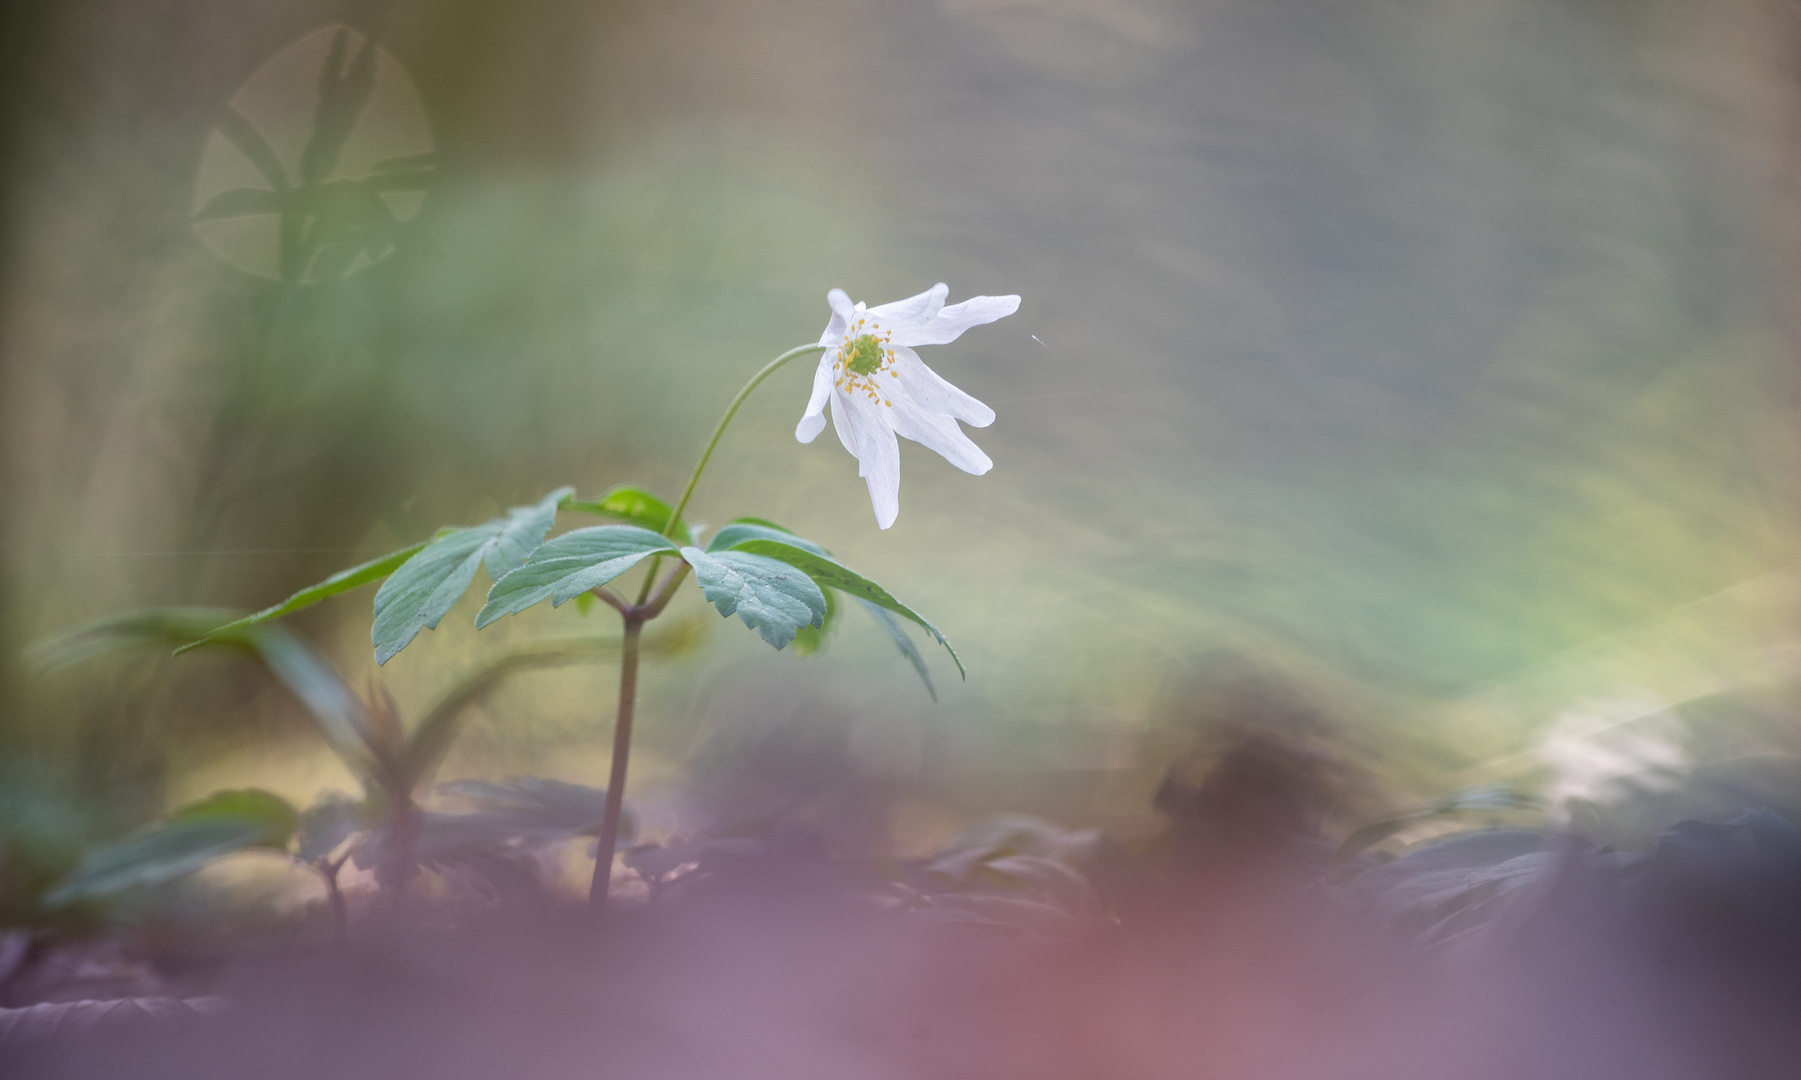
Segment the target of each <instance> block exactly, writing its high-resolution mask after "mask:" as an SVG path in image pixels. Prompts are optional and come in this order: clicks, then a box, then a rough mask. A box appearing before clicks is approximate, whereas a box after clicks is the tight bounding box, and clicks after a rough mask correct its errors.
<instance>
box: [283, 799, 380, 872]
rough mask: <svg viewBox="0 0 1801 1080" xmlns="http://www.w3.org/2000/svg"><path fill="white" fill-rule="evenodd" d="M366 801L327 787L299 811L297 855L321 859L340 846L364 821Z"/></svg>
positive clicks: (299, 857)
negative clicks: (326, 790)
mask: <svg viewBox="0 0 1801 1080" xmlns="http://www.w3.org/2000/svg"><path fill="white" fill-rule="evenodd" d="M364 817H365V814H364V810H363V805H362V804H361V803H360V802H358V801H357V800H355V799H352V798H351V797H350V796H348V795H345V794H342V793H341V792H336V791H328V792H326V793H325V794H323V795H321V796H319V798H318V799H317V800H315V801H314V803H313V805H311V806H309V807H307V808H306V812H305V813H303V814H301V815H300V828H299V830H298V832H297V834H296V837H295V844H294V857H295V858H296V859H299V860H300V861H301V862H309V863H310V862H318V861H319V860H320V859H323V858H326V857H328V856H329V855H330V854H331V853H332V852H334V851H336V850H337V849H338V845H340V844H342V843H343V842H344V841H346V840H348V839H350V836H351V834H353V833H355V832H357V831H358V830H360V829H361V828H363V825H364Z"/></svg>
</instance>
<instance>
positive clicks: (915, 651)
mask: <svg viewBox="0 0 1801 1080" xmlns="http://www.w3.org/2000/svg"><path fill="white" fill-rule="evenodd" d="M831 595H832V590H830V589H828V590H826V596H827V597H830V596H831ZM856 600H857V603H858V604H861V605H862V607H863V610H864V611H867V612H869V617H870V618H872V619H874V620H875V621H876V624H877V625H878V626H880V627H881V628H882V629H883V630H886V631H887V632H888V636H889V638H891V639H893V641H894V644H895V647H896V648H898V649H900V652H901V655H902V656H904V657H906V658H907V663H909V664H912V665H913V670H914V671H915V672H917V673H918V675H919V680H920V681H921V682H923V683H925V684H926V693H928V694H930V695H932V700H933V701H937V700H938V688H937V687H936V686H933V685H932V673H931V672H930V671H927V670H926V658H925V657H923V656H921V655H919V647H918V646H917V645H914V644H913V639H912V638H910V637H908V636H907V631H906V630H904V629H902V628H901V624H900V620H898V619H896V618H895V617H894V616H893V615H892V614H890V613H889V611H888V609H887V608H884V607H880V606H878V605H876V604H872V603H870V602H869V601H867V600H865V599H863V598H862V597H861V596H859V597H857V598H856ZM823 632H824V631H821V633H823ZM947 647H948V646H947ZM951 655H953V656H954V655H956V654H955V653H952V654H951Z"/></svg>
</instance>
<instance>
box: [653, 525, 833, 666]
mask: <svg viewBox="0 0 1801 1080" xmlns="http://www.w3.org/2000/svg"><path fill="white" fill-rule="evenodd" d="M762 542H763V543H768V542H769V541H762ZM780 546H784V547H786V546H787V545H780ZM790 550H793V551H797V552H800V549H799V548H790ZM800 553H801V554H803V555H807V554H809V553H807V552H800ZM810 557H812V556H810ZM682 558H684V559H686V560H687V561H688V565H689V566H692V567H693V568H694V580H695V581H696V582H697V583H698V584H699V585H700V587H701V591H702V592H704V593H705V594H706V597H707V599H708V600H709V601H710V602H711V603H712V604H713V606H714V607H715V608H717V609H719V614H721V615H725V616H730V615H732V614H734V613H736V614H737V616H738V617H739V618H740V619H743V620H744V625H746V626H748V627H750V628H751V629H752V630H755V631H756V632H757V633H758V634H759V635H760V636H761V637H762V638H763V640H764V641H767V642H769V644H771V645H773V646H775V647H776V648H778V649H780V648H782V647H783V646H785V645H787V644H788V643H789V642H790V641H792V640H794V633H795V631H797V630H799V629H800V628H801V627H803V626H808V625H811V626H818V625H819V624H820V623H822V622H823V621H825V594H824V593H822V592H820V590H819V586H818V585H816V584H814V582H813V579H812V578H811V577H809V576H807V574H806V573H804V572H802V571H799V570H797V569H795V568H794V567H793V566H791V565H789V564H788V563H785V562H783V561H781V560H779V559H771V558H768V557H767V556H763V555H758V554H755V553H751V552H743V551H721V552H718V553H715V554H708V553H707V552H704V551H702V550H700V549H699V548H696V547H686V548H683V549H682Z"/></svg>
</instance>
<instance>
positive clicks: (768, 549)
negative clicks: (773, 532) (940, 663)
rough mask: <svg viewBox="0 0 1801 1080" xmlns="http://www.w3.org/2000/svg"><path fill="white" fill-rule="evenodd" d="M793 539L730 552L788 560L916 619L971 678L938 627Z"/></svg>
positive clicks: (822, 580)
mask: <svg viewBox="0 0 1801 1080" xmlns="http://www.w3.org/2000/svg"><path fill="white" fill-rule="evenodd" d="M724 531H725V530H724V529H721V530H720V532H721V533H723V532H724ZM794 539H796V538H788V539H775V538H769V537H757V538H753V539H747V540H742V541H739V542H738V543H737V544H735V545H733V547H732V549H731V552H730V553H731V554H740V553H744V554H751V555H760V556H765V557H767V558H771V559H776V560H778V561H780V562H784V563H787V564H788V565H789V566H792V567H794V568H795V569H797V570H800V571H802V572H804V573H805V574H806V575H807V576H808V577H810V578H812V579H813V580H814V581H816V582H818V583H819V584H820V585H821V586H825V587H828V588H833V589H838V590H840V591H842V592H844V593H845V594H847V595H849V596H854V597H857V598H858V599H861V600H867V601H869V602H870V603H872V604H876V605H878V606H880V607H885V608H887V609H888V610H889V611H892V612H894V613H895V614H896V615H899V616H901V617H903V618H907V619H911V620H913V621H914V622H916V623H918V624H919V625H920V626H922V627H924V628H925V631H926V633H928V634H931V635H932V637H933V639H934V640H936V641H937V642H938V644H940V645H942V646H944V651H945V652H948V653H950V654H951V661H952V662H953V663H955V664H956V665H957V674H959V675H962V676H963V677H964V678H968V673H967V672H965V671H964V670H963V660H962V658H961V657H959V656H958V655H957V650H956V649H953V648H951V643H950V642H949V641H946V640H945V638H944V635H943V634H941V633H939V632H938V628H937V627H936V626H933V625H932V624H931V623H929V622H927V621H926V619H925V617H924V616H923V615H921V614H919V613H918V612H917V611H914V610H913V609H912V608H910V607H908V606H907V605H905V604H903V603H901V602H900V601H899V600H896V599H895V598H894V597H893V596H890V595H889V593H888V590H887V589H884V588H882V587H881V586H880V585H877V584H876V583H875V582H873V581H870V580H869V579H868V578H866V577H864V576H863V575H861V574H859V573H857V572H856V571H855V570H852V569H850V568H849V567H847V566H845V565H843V564H842V563H839V562H837V561H836V560H834V559H832V558H830V557H829V556H825V555H821V554H819V553H818V552H816V551H809V550H807V549H806V548H804V547H800V546H798V545H796V544H795V543H794ZM810 546H811V545H810ZM715 557H716V558H717V557H718V556H717V555H716V556H715Z"/></svg>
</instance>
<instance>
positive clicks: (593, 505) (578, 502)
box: [563, 484, 694, 543]
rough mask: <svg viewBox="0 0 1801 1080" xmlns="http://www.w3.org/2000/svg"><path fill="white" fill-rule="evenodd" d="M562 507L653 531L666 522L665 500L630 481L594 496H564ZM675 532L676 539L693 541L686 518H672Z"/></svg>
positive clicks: (667, 524)
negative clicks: (633, 484) (682, 519)
mask: <svg viewBox="0 0 1801 1080" xmlns="http://www.w3.org/2000/svg"><path fill="white" fill-rule="evenodd" d="M563 507H564V508H565V509H568V510H579V511H581V512H582V513H584V514H594V515H596V516H597V517H610V518H615V519H617V520H619V521H626V522H630V523H631V524H633V525H641V526H643V527H644V528H646V529H649V530H650V531H651V532H654V533H662V532H663V531H664V530H665V529H667V528H668V526H669V513H670V510H669V504H668V503H666V502H664V501H663V500H662V499H659V498H657V497H656V496H655V495H652V494H651V493H650V492H648V491H645V490H644V489H643V488H641V487H634V486H632V485H631V484H621V485H620V486H619V487H616V488H613V489H612V490H610V491H608V492H607V493H606V494H604V495H602V496H601V497H600V498H598V499H592V500H586V499H566V500H564V502H563ZM675 535H676V539H678V540H684V541H686V542H688V543H693V542H694V531H693V529H692V528H690V527H689V525H688V523H687V522H686V521H678V522H676V529H675Z"/></svg>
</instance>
